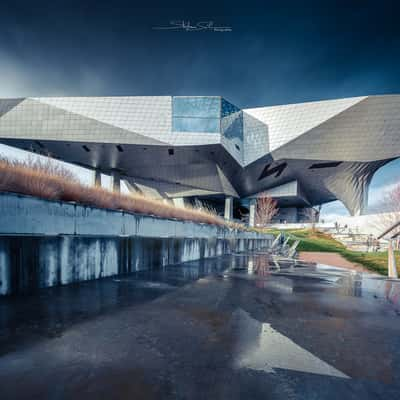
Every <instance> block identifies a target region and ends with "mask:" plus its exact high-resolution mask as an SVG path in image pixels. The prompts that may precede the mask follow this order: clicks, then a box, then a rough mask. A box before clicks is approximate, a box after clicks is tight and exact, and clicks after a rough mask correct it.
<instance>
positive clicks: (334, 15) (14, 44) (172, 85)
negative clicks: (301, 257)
mask: <svg viewBox="0 0 400 400" xmlns="http://www.w3.org/2000/svg"><path fill="white" fill-rule="evenodd" d="M398 3H399V2H397V1H385V0H381V1H365V0H364V1H357V0H346V1H329V0H323V1H322V0H319V1H301V0H298V1H282V0H280V1H252V0H247V1H243V2H235V1H233V0H231V1H229V2H227V1H226V2H224V1H220V2H217V1H212V2H208V1H207V0H202V1H197V2H193V1H189V0H186V1H184V2H176V1H165V0H164V1H151V0H148V1H145V2H143V1H140V2H138V1H135V0H133V1H132V0H131V1H126V2H124V1H118V0H114V1H112V2H109V1H107V2H103V1H101V0H100V1H99V0H97V1H83V0H81V1H73V0H71V1H57V0H52V1H40V0H35V1H34V2H32V1H23V0H22V1H19V2H16V1H15V0H14V1H8V0H3V1H2V4H1V12H0V97H24V96H56V95H88V96H90V95H222V96H224V97H225V98H227V99H228V100H230V101H231V102H232V103H234V104H236V105H238V106H240V107H255V106H262V105H273V104H285V103H294V102H302V101H312V100H322V99H331V98H339V97H352V96H360V95H368V94H389V93H397V94H400V73H399V71H400V24H399V22H398V21H399V11H400V6H398V5H397V4H398ZM143 4H145V5H143ZM171 20H185V21H190V22H191V23H192V24H193V25H194V24H196V23H197V22H199V21H208V20H209V21H213V22H214V23H215V25H219V26H227V27H231V28H232V31H231V32H212V31H200V32H185V31H183V30H182V31H163V30H154V29H152V28H153V27H160V26H168V25H169V23H170V21H171ZM2 149H3V150H2V151H4V147H3V148H2ZM0 151H1V149H0ZM399 171H400V162H398V161H395V162H393V163H391V164H389V165H388V166H386V167H384V168H383V169H382V170H380V171H379V172H378V173H377V174H376V177H375V178H374V180H373V184H372V187H371V191H370V202H371V204H374V203H376V201H377V200H378V196H377V194H379V193H381V192H382V187H383V186H387V185H391V184H393V183H394V182H395V181H396V180H398V179H399ZM343 212H344V208H343V207H341V206H340V205H338V203H337V202H335V203H332V204H331V205H329V206H325V207H324V214H326V215H327V214H335V213H343Z"/></svg>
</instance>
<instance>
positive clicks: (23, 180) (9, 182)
mask: <svg viewBox="0 0 400 400" xmlns="http://www.w3.org/2000/svg"><path fill="white" fill-rule="evenodd" d="M0 192H14V193H20V194H25V195H30V196H35V197H39V198H42V199H47V200H61V201H74V202H77V203H80V204H84V205H89V206H93V207H100V208H107V209H112V210H123V211H127V212H133V213H140V214H148V215H155V216H158V217H161V218H175V219H180V220H186V221H194V222H199V223H206V224H212V225H217V226H228V227H230V228H232V229H243V226H242V225H240V224H237V223H232V222H227V221H225V220H223V219H222V218H220V217H219V216H218V215H217V214H216V213H215V211H213V210H210V209H206V208H204V207H202V208H201V209H195V208H193V207H185V208H178V207H175V206H174V205H172V204H167V203H164V202H162V201H160V200H155V199H151V198H147V197H144V196H142V195H140V194H128V195H127V194H120V193H114V192H111V191H109V190H106V189H104V188H100V187H94V186H93V187H92V186H86V185H83V184H81V183H80V182H79V180H78V179H77V178H76V177H75V176H74V174H73V173H71V172H70V171H69V170H67V169H66V168H64V167H62V166H60V165H59V164H57V163H55V162H53V161H52V160H50V159H49V160H47V161H44V162H43V161H36V160H35V161H33V160H29V159H28V160H27V161H26V162H20V161H10V160H7V159H0Z"/></svg>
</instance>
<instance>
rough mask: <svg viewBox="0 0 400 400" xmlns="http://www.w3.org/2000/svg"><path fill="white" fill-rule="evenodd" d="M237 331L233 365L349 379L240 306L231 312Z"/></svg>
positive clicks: (257, 369) (260, 369) (259, 369)
mask: <svg viewBox="0 0 400 400" xmlns="http://www.w3.org/2000/svg"><path fill="white" fill-rule="evenodd" d="M232 324H233V325H234V327H235V328H237V329H235V332H237V337H236V346H235V348H234V357H235V363H234V366H235V367H236V368H246V369H252V370H256V371H264V372H274V370H275V368H279V369H288V370H292V371H299V372H303V373H310V374H318V375H327V376H334V377H337V378H349V377H348V376H347V375H345V374H344V373H342V372H341V371H339V370H337V369H336V368H334V367H333V366H331V365H329V364H327V363H326V362H324V361H323V360H321V359H320V358H318V357H317V356H315V355H314V354H312V353H310V352H309V351H307V350H305V349H303V348H302V347H300V346H299V345H297V344H296V343H294V342H293V341H292V340H290V339H289V338H288V337H286V336H284V335H282V334H281V333H280V332H278V331H276V330H275V329H274V328H273V327H272V326H271V325H270V324H267V323H261V322H259V321H257V320H256V319H254V318H252V317H251V316H250V315H249V314H248V313H247V312H245V311H244V310H242V309H238V310H236V311H235V312H234V313H233V314H232Z"/></svg>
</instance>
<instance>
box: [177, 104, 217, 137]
mask: <svg viewBox="0 0 400 400" xmlns="http://www.w3.org/2000/svg"><path fill="white" fill-rule="evenodd" d="M220 115H221V98H220V97H173V98H172V129H173V130H174V131H175V132H204V133H218V132H220Z"/></svg>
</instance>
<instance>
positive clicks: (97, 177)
mask: <svg viewBox="0 0 400 400" xmlns="http://www.w3.org/2000/svg"><path fill="white" fill-rule="evenodd" d="M93 179H94V182H93V183H94V186H96V187H101V172H100V171H99V170H98V169H95V170H94V171H93Z"/></svg>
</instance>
